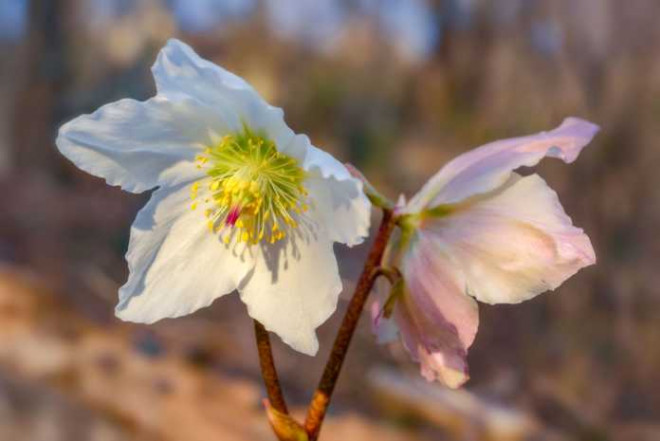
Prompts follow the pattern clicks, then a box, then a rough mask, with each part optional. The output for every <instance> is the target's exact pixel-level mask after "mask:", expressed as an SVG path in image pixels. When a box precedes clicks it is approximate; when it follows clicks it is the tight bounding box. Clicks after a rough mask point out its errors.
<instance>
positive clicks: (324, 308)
mask: <svg viewBox="0 0 660 441" xmlns="http://www.w3.org/2000/svg"><path fill="white" fill-rule="evenodd" d="M310 215H312V216H313V215H314V212H313V211H311V212H310ZM311 222H313V223H314V225H313V226H310V225H309V224H307V226H308V227H310V228H307V227H305V228H303V226H302V224H301V226H300V227H299V228H297V229H296V232H297V234H296V235H294V236H289V237H288V238H287V240H283V241H280V242H277V243H275V244H273V245H270V244H269V245H262V246H260V247H258V248H256V249H258V250H259V253H260V255H259V258H258V259H257V265H256V267H255V269H254V272H253V273H252V274H251V275H250V276H248V277H247V278H246V279H245V281H244V282H243V284H241V286H240V287H239V292H240V294H241V299H242V300H243V302H245V304H246V305H247V306H248V313H249V314H250V316H251V317H252V318H254V319H256V320H259V321H260V322H261V323H263V325H264V326H265V327H266V329H268V330H269V331H272V332H274V333H276V334H277V335H279V336H280V338H281V339H282V340H283V341H284V342H285V343H287V344H288V345H290V346H291V347H292V348H293V349H295V350H297V351H299V352H302V353H305V354H308V355H314V354H316V352H317V350H318V340H317V338H316V332H315V329H316V328H317V327H318V326H320V325H321V324H322V323H323V322H324V321H325V320H326V319H327V318H328V317H329V316H330V315H331V314H332V313H333V312H334V310H335V308H336V306H337V298H338V296H339V293H340V292H341V289H342V283H341V279H340V277H339V270H338V268H337V260H336V259H335V255H334V252H333V249H332V240H330V238H329V237H328V232H327V231H325V229H324V228H323V223H322V222H318V221H311V220H310V223H311Z"/></svg>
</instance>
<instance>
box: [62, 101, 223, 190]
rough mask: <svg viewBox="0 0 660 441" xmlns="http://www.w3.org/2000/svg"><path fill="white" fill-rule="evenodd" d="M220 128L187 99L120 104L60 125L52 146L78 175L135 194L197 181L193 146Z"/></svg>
mask: <svg viewBox="0 0 660 441" xmlns="http://www.w3.org/2000/svg"><path fill="white" fill-rule="evenodd" d="M222 125H223V122H222V121H221V120H219V119H216V118H212V117H211V115H209V114H208V112H205V111H204V109H203V107H201V106H199V105H197V104H195V103H194V102H191V101H190V100H182V101H179V102H176V103H174V102H171V101H169V100H167V99H165V98H163V97H155V98H152V99H150V100H148V101H145V102H139V101H135V100H131V99H124V100H121V101H117V102H115V103H111V104H108V105H105V106H103V107H101V108H100V109H98V110H97V111H96V112H94V113H93V114H91V115H82V116H80V117H78V118H76V119H74V120H73V121H70V122H68V123H67V124H65V125H63V126H62V127H61V128H60V131H59V136H58V137H57V141H56V143H57V147H58V148H59V150H60V152H61V153H62V154H63V155H64V156H66V157H67V158H68V159H69V160H71V161H72V162H73V163H74V164H76V166H78V167H79V168H81V169H82V170H84V171H86V172H88V173H90V174H92V175H94V176H99V177H102V178H105V180H106V181H107V182H108V184H110V185H119V186H121V187H122V188H123V189H124V190H126V191H131V192H134V193H139V192H142V191H145V190H149V189H151V188H153V187H155V186H157V185H176V184H178V183H182V182H189V181H191V180H192V179H194V178H195V177H197V176H200V175H201V172H200V171H199V170H197V169H196V168H195V166H194V163H193V159H194V156H195V154H196V153H197V152H198V151H199V150H200V149H201V147H200V146H199V144H200V143H203V142H206V141H207V140H208V136H209V130H210V129H217V128H220V127H222Z"/></svg>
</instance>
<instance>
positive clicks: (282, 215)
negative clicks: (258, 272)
mask: <svg viewBox="0 0 660 441" xmlns="http://www.w3.org/2000/svg"><path fill="white" fill-rule="evenodd" d="M196 162H197V167H198V168H203V169H204V170H205V171H206V174H207V175H208V177H209V178H210V179H204V180H202V181H197V182H195V183H194V184H193V185H192V187H191V188H190V196H191V198H192V199H193V203H192V206H191V208H192V209H193V210H195V209H196V208H197V206H198V202H200V201H202V200H203V203H204V205H205V207H206V208H205V210H204V215H205V216H206V218H207V219H208V227H209V230H211V231H212V232H214V233H219V234H220V235H221V237H222V239H223V241H224V242H225V243H229V242H230V241H231V240H232V239H233V238H234V237H235V238H236V240H238V242H246V243H249V244H256V243H258V242H259V241H261V240H267V241H268V242H270V243H275V242H277V241H278V240H281V239H283V238H285V237H286V235H287V233H288V232H289V231H290V230H291V229H294V228H297V227H298V223H297V222H296V220H295V219H294V218H295V217H296V215H297V214H300V213H301V212H302V211H306V210H307V209H308V205H307V203H306V202H307V191H306V189H305V188H304V187H303V181H304V180H305V177H306V173H305V171H304V170H303V169H302V167H301V166H300V164H299V163H298V160H296V159H295V158H292V157H290V156H287V155H285V154H283V153H280V152H279V151H278V150H277V146H276V145H275V143H274V142H273V141H271V140H269V139H268V138H266V137H264V136H261V135H258V134H256V133H254V132H252V131H251V130H250V129H249V128H247V127H244V128H243V130H242V131H241V132H238V133H235V134H231V135H226V136H224V137H222V138H220V139H217V140H214V142H213V144H212V145H211V146H209V147H207V148H206V149H205V150H204V153H203V154H199V155H197V157H196ZM201 183H203V185H205V186H207V187H208V192H205V195H204V198H203V199H202V198H200V197H198V196H199V195H198V193H199V190H200V185H202V184H201Z"/></svg>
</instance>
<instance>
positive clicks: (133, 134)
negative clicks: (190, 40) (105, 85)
mask: <svg viewBox="0 0 660 441" xmlns="http://www.w3.org/2000/svg"><path fill="white" fill-rule="evenodd" d="M152 71H153V75H154V78H155V81H156V87H157V91H158V93H157V95H156V96H155V97H153V98H151V99H149V100H147V101H144V102H138V101H134V100H130V99H124V100H120V101H118V102H116V103H112V104H108V105H106V106H103V107H101V108H100V109H99V110H97V111H96V112H95V113H93V114H91V115H83V116H80V117H78V118H76V119H74V120H73V121H71V122H69V123H67V124H65V125H64V126H63V127H62V128H61V129H60V133H59V136H58V138H57V146H58V148H59V150H60V152H62V154H64V155H65V156H66V157H67V158H69V159H70V160H71V161H72V162H73V163H74V164H76V165H77V166H78V167H80V168H81V169H82V170H84V171H86V172H88V173H91V174H93V175H95V176H100V177H103V178H105V180H106V181H107V182H108V184H111V185H119V186H121V188H123V189H124V190H126V191H130V192H134V193H139V192H142V191H145V190H149V189H152V188H155V187H158V189H157V190H156V191H154V192H153V194H152V196H151V199H150V200H149V202H148V203H147V205H146V206H145V207H144V208H143V209H142V210H141V211H140V212H139V214H138V215H137V218H136V219H135V222H134V223H133V226H132V228H131V239H130V245H129V249H128V253H127V254H126V260H127V261H128V266H129V270H130V274H129V277H128V281H127V282H126V284H125V285H124V286H122V287H121V289H120V290H119V304H118V305H117V309H116V313H117V316H118V317H120V318H121V319H123V320H128V321H134V322H144V323H152V322H155V321H157V320H160V319H162V318H166V317H178V316H182V315H185V314H190V313H192V312H193V311H195V310H197V309H199V308H202V307H205V306H208V305H209V304H211V302H213V300H214V299H216V298H218V297H220V296H223V295H225V294H228V293H230V292H232V291H233V290H235V289H237V290H238V291H239V293H240V296H241V299H242V300H243V302H245V304H246V305H247V308H248V313H249V314H250V316H251V317H253V318H254V319H257V320H259V321H260V322H261V323H263V324H264V326H265V327H266V328H267V329H268V330H270V331H273V332H275V333H277V334H278V335H279V336H280V337H281V338H282V340H283V341H284V342H286V343H288V344H289V345H290V346H292V347H293V348H294V349H296V350H298V351H300V352H304V353H306V354H310V355H311V354H314V353H316V351H317V349H318V341H317V339H316V334H315V329H316V328H317V327H318V326H319V325H320V324H321V323H323V322H324V321H325V320H326V319H327V318H328V317H329V316H330V315H331V314H332V312H333V311H334V310H335V307H336V303H337V297H338V295H339V293H340V291H341V288H342V284H341V279H340V277H339V274H338V269H337V261H336V259H335V256H334V253H333V243H334V242H342V243H345V244H347V245H355V244H358V243H360V242H361V241H362V239H363V238H364V237H365V236H366V235H367V234H368V228H369V212H370V205H369V202H368V201H367V199H366V197H365V196H364V195H363V193H362V184H361V183H360V182H359V181H358V180H356V179H354V178H352V177H351V176H350V175H349V173H348V171H347V170H346V168H345V167H344V166H343V165H342V164H341V163H339V162H338V161H337V160H336V159H334V158H333V157H332V156H330V155H329V154H327V153H325V152H323V151H321V150H319V149H317V148H316V147H314V146H312V145H311V144H310V142H309V139H308V138H307V137H306V136H305V135H296V134H294V133H293V131H291V129H289V127H287V125H286V124H285V122H284V119H283V112H282V110H281V109H279V108H276V107H272V106H270V105H269V104H268V103H266V102H265V101H264V100H263V99H262V98H261V97H260V96H259V95H258V94H257V92H256V91H255V90H254V89H253V88H252V87H251V86H250V85H248V84H247V83H246V82H245V81H244V80H243V79H241V78H239V77H237V76H236V75H233V74H231V73H230V72H227V71H226V70H224V69H222V68H221V67H219V66H216V65H215V64H213V63H211V62H209V61H206V60H203V59H201V58H200V57H199V56H198V55H197V54H196V53H195V52H194V51H193V50H192V49H191V48H190V47H188V46H187V45H185V44H184V43H182V42H180V41H177V40H170V41H169V42H168V43H167V45H166V46H165V47H164V48H163V49H162V50H161V52H160V54H159V56H158V59H157V60H156V63H155V64H154V66H153V68H152Z"/></svg>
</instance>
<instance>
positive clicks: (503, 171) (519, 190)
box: [372, 118, 598, 387]
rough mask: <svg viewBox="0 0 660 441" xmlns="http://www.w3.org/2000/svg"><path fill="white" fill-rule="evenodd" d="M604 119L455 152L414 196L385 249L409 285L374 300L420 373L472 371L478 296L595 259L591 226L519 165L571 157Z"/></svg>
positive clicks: (518, 288)
mask: <svg viewBox="0 0 660 441" xmlns="http://www.w3.org/2000/svg"><path fill="white" fill-rule="evenodd" d="M597 131H598V127H597V126H596V125H594V124H591V123H589V122H587V121H583V120H580V119H577V118H568V119H566V120H565V121H564V122H563V123H562V124H561V125H560V126H559V127H557V128H556V129H554V130H552V131H550V132H543V133H539V134H536V135H531V136H525V137H520V138H513V139H507V140H502V141H496V142H493V143H490V144H486V145H484V146H482V147H479V148H477V149H475V150H472V151H470V152H467V153H465V154H463V155H461V156H459V157H458V158H456V159H454V160H453V161H451V162H450V163H448V164H447V165H446V166H445V167H443V168H442V169H441V170H440V171H439V172H438V173H437V174H436V175H435V176H433V177H432V178H431V179H430V180H429V181H428V182H427V183H426V185H424V187H423V188H422V189H421V191H419V193H417V195H415V196H414V197H413V198H412V199H411V200H410V201H409V202H408V203H407V204H401V206H400V207H399V210H400V214H401V216H402V217H401V223H402V231H401V235H400V237H398V239H397V240H396V241H395V242H393V243H392V245H391V247H390V249H389V250H388V260H389V263H390V264H392V265H395V266H398V267H399V269H400V270H401V273H402V275H403V280H404V287H405V288H403V289H400V290H397V292H393V293H392V296H391V297H390V298H389V299H388V301H387V302H386V303H385V306H384V307H381V306H379V305H375V307H374V309H372V312H373V314H374V316H375V323H374V324H375V327H376V330H377V331H378V332H379V336H380V337H381V339H384V338H385V337H386V335H389V336H390V337H391V336H392V335H396V334H393V332H392V331H393V330H396V329H397V328H398V331H399V333H400V335H401V338H402V340H403V343H404V346H405V348H406V349H407V351H408V352H409V353H410V355H411V356H412V358H413V359H414V360H416V361H418V362H419V363H420V365H421V372H422V375H423V376H424V377H425V378H426V379H427V380H429V381H432V380H437V381H440V382H442V383H444V384H446V385H448V386H450V387H459V386H460V385H462V384H463V383H464V382H465V381H467V379H468V378H469V377H468V373H467V362H466V355H467V350H468V348H469V347H470V345H471V344H472V342H473V340H474V338H475V335H476V332H477V327H478V320H479V317H478V310H477V303H476V302H475V299H476V300H479V301H481V302H485V303H490V304H497V303H519V302H522V301H524V300H528V299H531V298H532V297H535V296H537V295H538V294H540V293H542V292H544V291H547V290H551V289H555V288H557V287H558V286H559V285H561V284H562V283H563V282H564V281H565V280H566V279H568V278H569V277H571V276H572V275H573V274H575V273H576V272H577V271H578V270H580V269H581V268H583V267H586V266H589V265H592V264H593V263H595V260H596V258H595V255H594V250H593V248H592V246H591V242H590V241H589V238H588V237H587V235H586V234H584V232H583V231H582V230H581V229H580V228H577V227H575V226H573V224H572V222H571V219H570V218H569V217H568V216H567V215H566V213H565V212H564V210H563V208H562V206H561V204H560V203H559V199H558V198H557V194H556V193H555V192H554V191H553V190H552V189H550V187H548V185H547V184H546V183H545V181H544V180H543V179H542V178H541V177H540V176H538V175H536V174H532V175H530V176H525V177H523V176H521V175H519V174H517V173H515V172H514V171H513V170H515V169H517V168H519V167H522V166H526V167H530V166H533V165H535V164H537V163H538V162H539V161H540V160H541V159H542V158H544V157H546V156H550V157H555V158H560V159H562V160H563V161H564V162H566V163H571V162H573V161H574V160H575V159H576V158H577V156H578V154H579V153H580V151H581V150H582V148H583V147H584V146H586V145H587V144H588V143H589V142H590V141H591V139H592V138H593V137H594V135H595V134H596V132H597Z"/></svg>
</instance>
